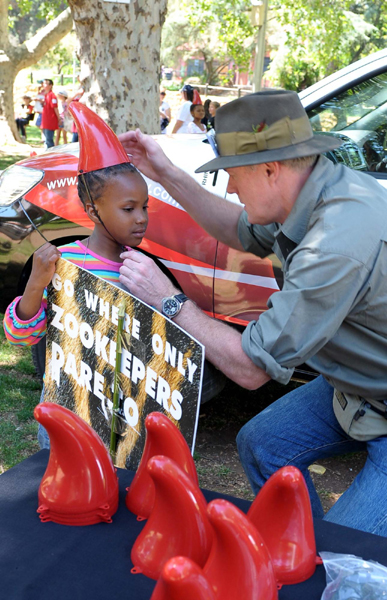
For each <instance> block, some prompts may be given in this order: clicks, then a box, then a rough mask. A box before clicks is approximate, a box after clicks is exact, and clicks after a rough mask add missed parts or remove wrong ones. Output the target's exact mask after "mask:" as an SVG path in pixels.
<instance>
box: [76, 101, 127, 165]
mask: <svg viewBox="0 0 387 600" xmlns="http://www.w3.org/2000/svg"><path fill="white" fill-rule="evenodd" d="M68 108H69V111H70V113H71V114H72V116H73V117H74V121H75V124H76V126H77V131H78V135H79V163H78V173H90V171H98V170H99V169H105V168H106V167H113V166H114V165H120V164H122V163H129V162H131V161H130V160H129V157H128V155H127V154H126V152H125V150H124V147H123V145H122V144H121V142H120V140H119V139H118V137H117V136H116V134H115V133H114V131H112V129H110V127H109V125H107V124H106V123H105V121H103V119H101V117H99V116H98V115H97V114H96V113H95V112H93V111H92V110H90V108H88V107H87V106H85V105H84V104H81V103H80V102H76V101H73V102H70V104H69V107H68Z"/></svg>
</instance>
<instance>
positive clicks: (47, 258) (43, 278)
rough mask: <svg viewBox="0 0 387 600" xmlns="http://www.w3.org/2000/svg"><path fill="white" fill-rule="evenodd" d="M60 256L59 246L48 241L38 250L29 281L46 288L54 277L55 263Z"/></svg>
mask: <svg viewBox="0 0 387 600" xmlns="http://www.w3.org/2000/svg"><path fill="white" fill-rule="evenodd" d="M60 256H61V253H60V251H59V250H58V248H57V247H56V246H54V245H53V244H50V243H48V242H47V244H44V245H43V246H41V247H40V248H39V249H38V250H36V252H35V254H34V258H33V262H32V271H31V275H30V278H29V282H31V283H33V284H34V286H36V287H39V288H42V290H44V288H45V287H47V286H48V284H49V283H50V281H51V279H52V278H53V275H54V273H55V265H56V262H57V260H58V258H60Z"/></svg>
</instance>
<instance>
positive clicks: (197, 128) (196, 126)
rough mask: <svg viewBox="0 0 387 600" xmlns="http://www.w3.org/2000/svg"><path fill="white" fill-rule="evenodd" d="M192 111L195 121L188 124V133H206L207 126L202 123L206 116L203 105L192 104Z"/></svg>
mask: <svg viewBox="0 0 387 600" xmlns="http://www.w3.org/2000/svg"><path fill="white" fill-rule="evenodd" d="M190 111H191V115H192V118H193V121H192V123H189V124H188V127H187V133H204V132H205V131H206V126H205V125H203V123H202V119H203V117H204V115H205V110H204V106H203V104H191V107H190Z"/></svg>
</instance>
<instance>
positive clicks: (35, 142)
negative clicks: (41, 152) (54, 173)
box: [0, 125, 43, 171]
mask: <svg viewBox="0 0 387 600" xmlns="http://www.w3.org/2000/svg"><path fill="white" fill-rule="evenodd" d="M26 133H27V143H26V144H16V142H15V145H14V146H11V145H6V146H2V148H1V150H0V171H3V170H4V169H7V168H8V167H10V166H11V165H13V164H14V163H15V162H18V161H19V160H23V158H28V157H29V156H30V152H31V148H43V142H42V134H41V130H40V129H39V127H36V125H27V127H26ZM24 147H25V152H24V151H23V150H24Z"/></svg>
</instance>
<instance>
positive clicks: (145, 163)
mask: <svg viewBox="0 0 387 600" xmlns="http://www.w3.org/2000/svg"><path fill="white" fill-rule="evenodd" d="M118 139H119V140H120V142H121V144H122V145H123V147H124V148H125V150H126V152H127V153H128V154H129V155H130V156H131V158H132V162H133V164H134V166H135V167H137V168H138V169H139V170H140V171H141V173H143V174H144V175H145V176H146V177H149V178H150V179H153V181H157V182H158V183H160V182H161V179H162V177H163V176H164V177H165V176H168V172H170V171H171V170H172V169H173V165H172V163H171V161H170V160H169V159H168V158H167V157H166V155H165V154H164V152H163V151H162V149H161V148H160V146H159V144H158V143H157V142H156V140H154V139H153V138H152V137H151V136H150V135H145V134H144V133H142V132H141V131H140V130H139V129H136V131H127V132H126V133H122V134H121V135H119V136H118Z"/></svg>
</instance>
